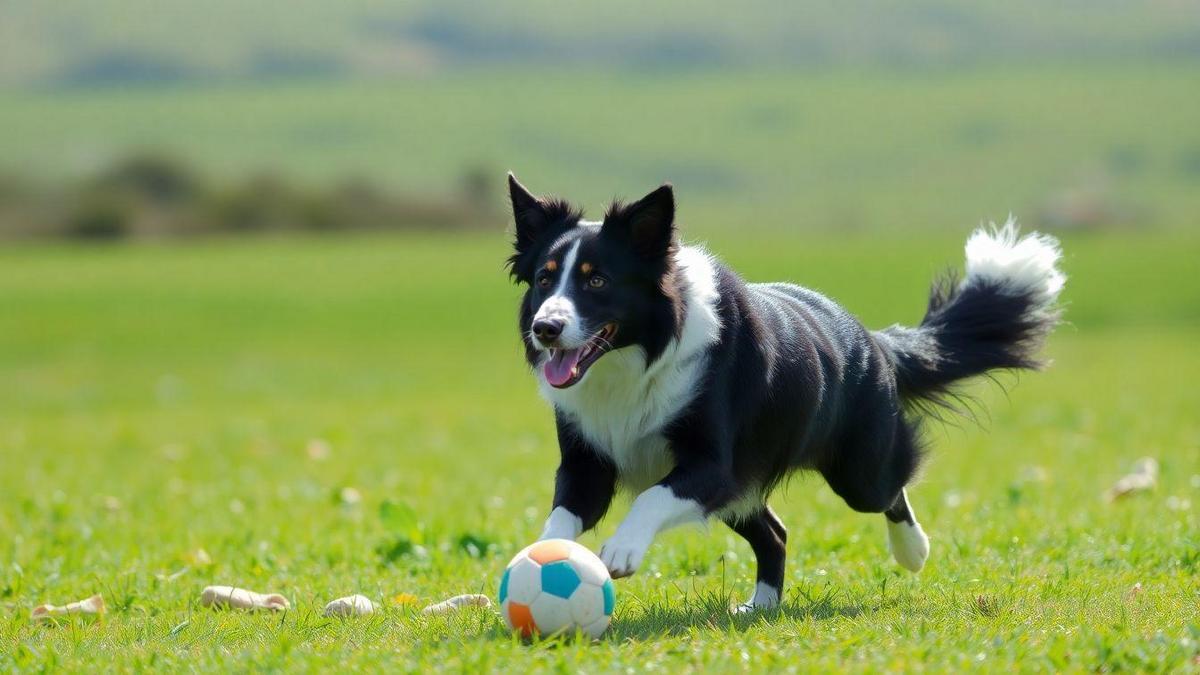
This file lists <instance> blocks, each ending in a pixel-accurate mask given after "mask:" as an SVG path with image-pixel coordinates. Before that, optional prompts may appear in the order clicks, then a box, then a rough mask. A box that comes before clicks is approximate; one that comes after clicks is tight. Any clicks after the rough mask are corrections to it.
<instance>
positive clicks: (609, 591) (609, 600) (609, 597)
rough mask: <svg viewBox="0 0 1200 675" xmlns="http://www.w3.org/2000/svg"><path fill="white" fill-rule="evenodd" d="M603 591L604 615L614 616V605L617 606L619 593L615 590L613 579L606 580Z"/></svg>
mask: <svg viewBox="0 0 1200 675" xmlns="http://www.w3.org/2000/svg"><path fill="white" fill-rule="evenodd" d="M601 590H602V591H604V615H605V616H612V613H613V605H615V604H617V591H616V589H615V588H613V582H612V579H606V580H605V581H604V586H603V587H601Z"/></svg>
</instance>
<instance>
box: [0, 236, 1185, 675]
mask: <svg viewBox="0 0 1200 675" xmlns="http://www.w3.org/2000/svg"><path fill="white" fill-rule="evenodd" d="M706 234H708V239H709V244H710V246H711V248H713V249H714V250H715V251H717V252H718V253H719V254H721V256H722V257H723V258H725V259H726V260H727V261H729V262H731V263H733V264H735V265H736V266H737V267H738V268H739V269H740V270H742V271H743V272H744V273H745V274H746V276H748V277H750V278H752V279H766V278H790V279H794V280H798V281H802V282H805V283H808V284H810V285H813V286H815V287H817V288H820V289H821V290H824V291H826V292H828V293H830V294H832V295H833V296H835V297H837V298H838V299H839V300H841V301H842V302H844V303H845V304H846V305H847V306H849V307H850V308H852V309H853V310H854V311H856V312H857V313H859V314H860V315H861V316H862V317H863V318H864V320H865V321H866V322H867V323H868V324H869V325H872V326H882V325H886V324H888V323H891V322H895V321H907V322H911V321H914V320H916V319H917V318H918V317H919V315H920V311H921V309H922V306H923V298H924V292H925V288H926V286H927V284H928V281H929V278H930V276H931V275H932V274H933V273H934V272H935V271H936V270H938V269H941V268H942V267H944V266H945V265H947V264H955V263H957V262H958V261H959V258H960V253H959V247H960V246H961V239H962V235H963V234H965V233H963V232H956V233H954V234H937V233H924V234H916V235H913V234H911V233H905V234H906V235H907V236H902V235H901V234H899V233H896V234H882V235H880V234H868V233H858V234H849V235H844V234H843V235H833V234H810V235H803V236H802V235H796V234H786V233H777V234H775V235H772V236H771V237H770V238H766V237H760V236H745V235H737V234H735V233H733V232H731V231H725V232H722V231H720V230H717V229H715V228H712V229H709V230H707V231H706ZM1064 244H1065V249H1066V251H1067V260H1066V262H1065V267H1066V269H1067V272H1068V274H1069V275H1070V276H1071V280H1070V282H1069V284H1068V292H1067V297H1066V300H1067V302H1068V313H1067V317H1068V319H1069V320H1070V323H1069V324H1068V325H1065V326H1064V327H1063V328H1062V329H1061V330H1060V331H1059V332H1058V333H1057V334H1056V335H1055V337H1054V339H1053V340H1052V342H1051V345H1050V347H1049V352H1050V355H1051V356H1052V357H1053V358H1054V360H1055V364H1054V366H1053V368H1051V369H1050V370H1049V371H1047V372H1045V373H1041V374H1036V375H1032V374H1031V375H1025V376H1022V377H1020V378H1014V377H1008V376H1002V377H1001V378H1000V380H1001V382H1003V383H1005V384H1006V385H1008V393H1007V394H1006V393H1005V392H1004V391H1003V390H1001V389H999V388H997V387H995V386H994V385H980V386H978V387H976V388H974V389H972V392H973V393H974V394H976V395H977V396H978V398H979V400H980V402H981V404H982V406H983V408H984V409H986V410H987V411H988V412H987V413H986V414H985V415H983V416H982V417H981V422H982V428H981V427H980V426H977V425H974V424H971V423H962V424H960V425H957V426H950V427H942V426H932V427H931V434H930V440H931V442H932V444H933V451H932V456H931V461H930V462H929V465H928V467H927V469H926V471H925V474H924V477H923V479H922V481H921V483H920V484H919V485H918V486H917V487H916V488H915V489H914V490H913V491H912V493H911V494H912V500H913V504H914V508H915V509H916V511H917V512H918V514H919V515H920V517H921V519H922V521H923V523H924V525H925V527H926V529H927V530H928V531H929V533H930V535H931V537H932V539H933V552H932V556H931V560H930V564H929V565H928V567H927V568H926V570H925V571H924V572H923V573H922V574H921V575H919V576H911V575H909V574H907V573H904V572H903V571H901V570H899V568H898V567H897V566H896V565H895V564H894V563H893V562H892V561H891V560H890V558H889V556H888V554H887V551H886V546H885V543H884V526H883V519H882V518H881V517H878V516H866V515H861V514H856V513H853V512H851V511H849V510H848V509H847V508H846V507H845V506H844V505H842V504H841V503H840V502H839V500H838V499H837V498H836V497H835V496H834V495H833V494H832V493H831V492H830V491H829V490H828V488H826V487H825V486H824V485H823V484H822V483H821V482H820V481H819V480H817V479H816V478H811V477H808V478H806V477H798V478H796V479H795V480H793V481H792V482H791V483H789V484H788V486H787V488H786V490H785V491H784V492H783V493H781V494H779V495H777V497H776V498H775V499H774V505H775V506H776V508H777V510H778V511H779V512H780V514H781V516H782V518H783V519H784V521H785V522H786V523H787V525H788V526H789V528H790V532H791V538H790V542H789V566H788V571H787V586H788V590H787V599H786V602H785V603H784V606H783V608H782V609H781V610H780V611H778V612H774V613H770V614H766V615H761V616H755V617H733V616H731V615H730V614H729V613H728V612H727V610H726V608H727V606H728V604H729V602H730V601H731V600H734V599H739V600H740V599H741V598H742V596H744V595H745V594H747V593H748V592H749V590H750V587H751V585H752V579H753V574H754V568H753V560H752V555H751V553H750V551H749V549H748V547H747V546H746V545H744V544H743V543H742V542H740V541H739V540H737V538H736V537H735V536H734V535H732V534H731V533H730V532H728V531H727V530H725V529H724V528H723V527H721V526H713V527H712V528H711V530H710V531H709V532H708V533H707V534H703V533H700V532H697V531H679V532H672V533H670V534H668V535H666V536H664V537H662V538H661V539H660V540H659V542H658V543H657V544H656V545H655V547H654V548H653V549H652V550H651V553H650V555H649V558H648V561H647V564H646V566H645V568H644V569H643V570H642V571H641V572H640V573H639V574H638V575H636V576H635V577H632V578H631V579H629V580H625V581H622V582H620V583H619V584H618V605H617V613H616V618H615V621H614V624H613V626H612V629H611V630H610V632H609V633H608V634H607V635H606V637H605V638H604V639H603V640H601V641H599V642H597V643H586V642H580V641H574V640H553V641H549V642H546V643H539V644H534V645H524V644H521V643H520V642H518V641H516V640H514V639H513V638H511V637H510V636H509V635H508V634H507V633H506V632H505V631H504V630H503V626H502V624H501V623H500V621H499V619H498V618H497V617H496V616H494V615H493V614H492V613H491V612H488V611H482V610H470V611H465V612H463V613H461V614H458V615H454V616H450V617H446V618H429V617H424V616H421V615H420V614H418V613H416V612H415V611H414V608H415V607H419V605H420V603H424V602H433V601H437V600H440V599H443V598H444V597H447V596H449V595H452V594H457V593H466V592H484V593H488V594H489V595H493V596H494V595H495V589H496V585H497V583H498V579H499V575H500V573H501V571H502V570H503V567H504V564H505V562H506V561H507V560H508V558H509V556H511V555H512V554H513V553H514V552H515V551H516V550H518V549H519V548H520V547H522V546H523V545H524V544H526V543H528V542H529V541H531V540H532V539H533V538H534V537H535V536H536V534H537V533H538V531H539V529H540V524H541V520H542V518H543V517H544V515H545V512H546V509H547V506H548V504H549V499H550V493H551V488H552V483H551V476H552V472H553V468H554V466H555V461H556V460H555V457H556V449H555V444H554V441H553V428H552V424H551V419H550V415H549V414H548V412H547V411H546V409H545V407H544V405H543V404H541V403H540V402H539V401H538V400H537V397H536V394H535V392H534V387H533V384H532V381H531V379H530V378H529V377H528V375H527V374H526V373H525V372H524V368H523V366H522V363H521V359H520V352H519V348H518V341H517V338H516V329H515V311H514V308H515V301H516V298H517V297H518V290H517V289H516V288H514V287H512V286H510V285H508V284H507V282H506V280H505V278H504V272H503V269H502V266H501V260H502V258H503V257H504V256H505V254H506V242H505V240H504V238H503V237H502V236H501V235H500V234H499V233H496V234H475V235H459V236H453V237H451V236H445V237H435V236H412V237H402V238H382V239H381V238H357V239H338V240H333V239H299V240H271V239H258V240H252V241H250V242H245V241H242V242H238V243H234V242H230V241H222V240H212V241H207V242H199V243H196V244H195V245H192V246H188V247H158V246H150V245H147V246H129V247H112V248H103V247H100V248H82V247H80V248H75V247H41V246H39V247H31V246H26V247H19V248H9V249H4V250H0V467H3V469H2V470H0V565H2V567H0V669H5V670H23V671H24V670H59V669H63V670H71V671H94V670H97V669H100V668H103V669H105V670H114V671H132V670H142V669H146V668H149V667H154V668H170V669H185V668H186V669H193V670H199V671H219V670H251V669H254V670H259V669H264V670H265V669H275V670H284V669H286V670H314V669H335V668H336V669H338V670H381V669H386V670H392V671H416V670H422V671H423V670H431V669H453V670H457V669H468V670H482V669H488V670H506V671H512V670H518V669H528V670H583V671H603V670H617V669H622V670H623V669H637V670H642V669H647V670H648V669H661V670H667V669H669V670H673V671H701V670H703V671H710V670H717V671H719V670H742V669H775V668H780V669H783V668H792V669H798V670H805V671H828V670H854V671H877V670H883V669H892V670H935V671H962V670H966V669H972V670H975V669H982V670H990V671H1012V670H1015V669H1020V670H1054V671H1096V670H1106V671H1116V670H1135V671H1166V670H1181V669H1191V670H1196V669H1197V668H1200V662H1198V661H1197V658H1198V656H1197V654H1198V653H1200V610H1198V608H1200V585H1198V584H1197V579H1198V578H1200V553H1198V551H1200V534H1198V533H1200V515H1198V511H1200V452H1198V450H1200V422H1198V421H1197V418H1196V416H1195V411H1196V410H1197V409H1200V393H1198V390H1197V388H1196V387H1195V386H1193V383H1194V382H1196V381H1197V380H1198V379H1200V360H1197V359H1196V357H1195V345H1196V341H1197V339H1198V338H1200V310H1198V309H1197V308H1200V283H1198V282H1197V281H1196V279H1195V275H1194V272H1193V267H1194V264H1195V259H1196V254H1197V253H1200V240H1198V239H1197V237H1196V235H1195V234H1194V233H1193V232H1189V231H1187V230H1186V229H1184V228H1167V229H1166V230H1165V231H1164V232H1161V233H1159V234H1157V235H1154V236H1144V235H1134V234H1128V233H1126V234H1122V233H1109V234H1094V235H1076V236H1071V237H1068V238H1067V239H1066V241H1065V242H1064ZM1018 379H1019V381H1018ZM313 439H322V440H324V441H325V442H326V443H327V444H328V446H329V448H330V452H329V456H328V458H326V459H324V460H320V459H314V458H313V457H311V456H310V454H309V453H308V452H307V451H306V448H307V446H308V445H309V444H310V443H311V442H312V440H313ZM1145 455H1150V456H1154V457H1156V458H1158V460H1159V461H1160V462H1161V464H1162V476H1161V481H1160V485H1159V487H1158V489H1157V490H1156V491H1154V492H1152V493H1148V494H1144V495H1139V496H1137V497H1134V498H1131V499H1129V500H1127V501H1123V502H1118V503H1115V504H1109V503H1106V502H1105V501H1103V500H1102V498H1101V494H1102V492H1103V491H1104V490H1105V489H1106V488H1107V487H1108V486H1109V485H1111V483H1112V482H1113V481H1114V480H1116V479H1117V478H1118V477H1119V476H1120V475H1121V474H1122V473H1123V472H1124V471H1125V470H1127V468H1128V466H1129V465H1130V464H1131V463H1132V462H1133V461H1134V460H1136V459H1137V458H1139V457H1142V456H1145ZM346 488H353V489H354V492H357V494H358V495H359V499H357V500H356V499H355V498H354V492H350V491H347V490H346ZM385 503H386V504H388V505H389V506H386V507H385V506H384V504H385ZM404 506H407V507H410V508H411V509H412V510H413V512H414V513H415V522H407V519H406V518H403V517H396V516H395V515H394V514H396V513H398V512H402V511H403V510H404V509H403V507H404ZM623 510H624V506H618V507H617V508H616V510H615V511H614V517H610V518H609V519H607V520H606V521H605V522H604V523H603V524H602V526H601V528H600V530H601V531H600V533H599V534H589V535H587V536H586V537H585V538H584V540H583V541H584V542H585V543H586V544H588V545H589V546H592V547H598V545H599V543H600V542H601V541H602V540H603V536H604V535H606V534H608V533H610V532H611V531H612V529H613V528H614V527H615V525H616V522H617V520H618V517H619V515H620V514H621V513H623ZM464 541H469V542H470V543H473V544H474V549H475V550H476V551H477V552H472V550H471V549H472V547H470V546H465V545H464ZM405 542H407V544H408V545H409V546H410V547H408V548H406V544H405ZM480 549H482V550H480ZM200 550H203V551H204V552H205V554H200V553H198V552H199V551H200ZM406 550H407V551H408V552H407V553H405V552H404V551H406ZM216 583H225V584H236V585H241V586H244V587H248V588H253V589H261V590H272V591H279V592H282V593H284V594H285V595H286V596H288V597H289V598H290V599H291V601H292V603H293V610H292V611H289V612H287V613H285V614H280V615H269V616H265V615H240V614H231V613H213V612H209V611H205V610H202V609H201V608H199V607H198V598H199V593H200V590H201V588H203V587H204V586H205V585H208V584H216ZM95 592H101V593H103V594H104V596H105V598H106V600H107V601H108V603H109V605H110V608H111V611H110V613H109V614H108V615H107V616H106V617H105V618H104V619H103V620H101V621H99V622H89V621H74V622H68V623H65V624H62V625H33V624H31V623H30V622H29V620H28V613H29V611H30V610H31V609H32V607H33V606H34V605H36V604H39V603H41V602H44V601H52V602H56V603H64V602H68V601H71V600H76V599H80V598H82V597H86V596H87V595H90V594H92V593H95ZM355 592H361V593H364V594H366V595H368V596H370V597H372V598H374V599H375V600H377V601H380V602H382V603H383V604H384V606H385V607H386V611H384V612H383V613H382V614H381V615H377V616H374V617H371V618H369V619H365V620H358V621H342V620H331V619H325V618H322V617H320V608H321V607H322V606H323V605H324V603H325V602H327V601H328V600H330V599H333V598H335V597H339V596H342V595H347V594H350V593H355ZM404 594H408V595H412V596H415V598H416V599H417V604H416V605H414V604H411V603H410V602H406V601H405V598H404V597H403V595H404Z"/></svg>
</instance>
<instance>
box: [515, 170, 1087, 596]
mask: <svg viewBox="0 0 1200 675" xmlns="http://www.w3.org/2000/svg"><path fill="white" fill-rule="evenodd" d="M509 190H510V194H511V198H512V206H513V215H514V218H515V220H516V241H515V252H514V253H513V255H512V257H511V258H510V259H509V263H510V265H511V272H512V276H513V277H514V279H515V280H516V281H517V282H519V283H522V284H526V285H527V286H528V290H527V291H526V293H525V296H524V299H523V300H522V302H521V309H520V326H521V337H522V339H523V340H524V343H525V353H526V358H527V359H528V361H529V364H530V365H531V366H532V367H533V369H534V371H535V373H536V376H537V380H538V383H539V385H540V389H541V392H542V394H543V395H544V396H545V398H546V399H548V400H549V401H550V403H552V404H553V406H554V414H555V420H556V422H557V426H558V441H559V447H560V450H561V453H562V458H561V464H560V465H559V467H558V473H557V477H556V483H555V491H554V505H553V510H552V511H551V513H550V516H549V518H547V520H546V525H545V529H544V531H543V532H542V535H541V536H542V538H544V539H545V538H565V539H575V538H576V537H578V536H579V534H580V533H581V532H583V531H584V530H587V529H590V528H592V527H593V526H595V525H596V522H597V521H599V520H600V518H601V517H602V516H603V515H604V513H605V512H606V511H607V510H608V507H609V503H610V502H611V501H612V498H613V493H614V491H615V489H616V488H617V486H618V485H620V486H622V487H623V488H625V489H627V490H630V491H632V492H633V493H634V494H636V495H637V496H636V498H635V499H634V501H633V506H632V507H631V509H630V512H629V515H628V516H627V517H626V518H625V520H624V521H623V522H622V523H621V524H620V526H619V527H618V528H617V530H616V533H615V534H614V535H613V536H612V538H611V539H609V540H608V541H607V542H606V543H605V544H604V546H603V548H602V549H601V552H600V558H601V559H602V560H603V561H604V563H605V564H606V565H607V566H608V569H609V571H610V572H611V573H612V575H613V576H614V577H621V576H626V575H630V574H633V573H634V572H635V571H636V570H637V569H638V566H639V565H641V563H642V559H643V557H644V556H645V554H646V550H647V548H649V546H650V544H651V542H652V541H653V540H654V537H655V535H656V534H658V533H659V532H661V531H663V530H665V529H667V528H669V527H672V526H675V525H680V524H682V523H688V522H701V521H705V520H707V519H708V518H711V517H716V518H719V519H721V520H723V521H724V522H725V523H727V524H728V525H729V526H730V527H731V528H733V530H734V531H735V532H737V533H738V534H740V535H741V536H742V537H744V538H745V539H746V541H748V542H749V543H750V546H751V548H753V550H754V554H755V556H756V558H757V560H758V582H757V585H756V587H755V590H754V595H753V597H752V598H751V599H750V600H749V601H748V602H747V603H746V604H745V605H743V606H742V607H743V608H744V609H759V608H769V607H774V606H775V605H777V604H778V603H779V600H780V597H781V594H782V591H783V577H784V556H785V545H784V544H785V540H786V536H787V535H786V531H785V530H784V527H783V524H782V523H780V522H779V519H778V518H777V517H776V516H775V514H774V513H773V512H772V511H771V509H770V507H768V506H767V497H768V496H769V495H770V494H771V491H772V489H773V488H774V487H775V486H776V485H778V483H779V482H780V480H782V479H783V478H784V477H785V476H787V475H788V473H789V472H791V471H793V470H796V469H811V470H815V471H819V472H820V473H821V475H822V476H824V477H825V480H826V481H827V482H828V483H829V486H830V487H831V488H833V490H834V492H836V493H837V494H838V495H839V496H841V497H842V499H844V500H845V501H846V503H847V504H848V505H849V506H850V508H852V509H855V510H856V511H863V512H869V513H883V514H884V515H885V516H886V518H887V525H888V538H889V543H890V547H891V550H892V554H893V555H894V556H895V558H896V560H897V561H898V562H899V563H900V565H902V566H903V567H905V568H907V569H909V570H912V571H914V572H916V571H919V570H920V569H921V567H922V566H923V565H924V563H925V558H926V556H927V555H928V553H929V540H928V539H927V538H926V536H925V533H924V532H923V531H922V529H921V526H920V525H919V524H918V523H917V519H916V517H915V516H914V515H913V512H912V509H911V507H910V506H909V504H908V500H907V497H906V495H905V490H904V487H905V485H907V484H908V482H909V481H910V480H911V479H912V478H913V475H914V472H915V471H916V470H917V467H918V465H919V464H920V462H921V454H922V452H921V446H920V443H919V440H918V436H917V431H916V427H917V423H918V418H919V412H920V410H921V409H922V404H929V403H935V404H936V403H941V402H944V400H945V397H946V396H948V395H951V394H952V390H951V387H952V385H953V384H954V383H955V382H958V381H960V380H962V379H964V378H968V377H971V376H974V375H980V374H982V373H985V372H987V371H989V370H993V369H997V368H1035V367H1037V366H1038V361H1037V356H1036V354H1037V351H1038V349H1039V347H1040V346H1041V343H1042V342H1043V340H1044V338H1045V337H1046V335H1047V334H1048V333H1049V332H1050V331H1051V329H1052V328H1053V327H1054V325H1055V323H1056V322H1057V319H1058V311H1057V309H1056V307H1055V305H1056V300H1057V296H1058V294H1059V291H1060V290H1061V289H1062V287H1063V283H1064V280H1065V277H1064V276H1063V275H1062V273H1061V272H1059V270H1058V269H1057V267H1056V265H1057V263H1058V259H1059V257H1060V253H1059V249H1058V244H1057V242H1056V241H1055V240H1053V239H1052V238H1050V237H1046V236H1042V235H1037V234H1032V235H1029V236H1026V237H1023V238H1018V236H1017V231H1016V227H1015V225H1013V224H1012V223H1009V224H1007V225H1005V226H1004V227H1003V228H1001V229H999V230H992V231H988V230H979V231H977V232H975V233H974V234H973V235H972V236H971V238H970V239H969V241H968V242H967V247H966V254H967V264H966V276H965V277H963V279H962V280H961V281H960V282H957V283H955V282H953V281H952V280H945V281H943V282H942V283H939V284H936V285H935V286H934V289H933V292H932V294H931V297H930V299H929V308H928V312H927V314H926V315H925V319H924V320H923V321H922V322H921V325H919V326H917V327H915V328H904V327H900V326H893V327H891V328H887V329H885V330H882V331H870V330H867V329H866V328H864V327H863V326H862V325H861V324H860V323H859V322H858V321H857V320H855V318H854V317H853V316H851V315H850V314H849V313H847V312H846V310H844V309H842V308H841V307H839V306H838V305H837V304H836V303H834V302H833V301H832V300H829V299H828V298H826V297H824V296H822V295H820V294H819V293H816V292H814V291H810V290H808V289H805V288H802V287H800V286H795V285H792V284H785V283H765V284H758V283H754V284H752V283H747V282H745V281H743V280H742V279H741V278H739V277H738V276H737V274H735V273H734V272H733V271H731V270H730V269H729V268H727V267H725V266H724V265H722V264H721V263H719V262H717V261H716V260H714V259H713V258H712V257H711V256H709V255H708V254H707V253H705V252H704V251H702V250H700V249H698V248H693V247H689V246H683V245H681V244H680V243H679V241H678V239H677V236H676V232H675V202H674V196H673V194H672V191H671V187H670V186H669V185H664V186H662V187H660V188H658V189H657V190H655V191H653V192H651V193H650V194H648V195H646V196H645V197H643V198H642V199H640V200H638V201H637V202H634V203H632V204H620V203H617V204H613V205H612V207H610V208H609V209H608V211H607V213H605V215H604V220H603V221H602V222H589V221H585V220H583V218H582V215H583V214H582V212H581V211H579V210H577V209H575V208H573V207H571V206H570V205H569V204H567V203H566V202H563V201H559V200H555V199H548V198H541V197H537V196H534V195H533V194H531V193H530V192H529V191H528V190H526V189H525V188H524V187H523V186H522V185H521V184H520V183H519V182H517V180H516V179H515V178H514V177H513V176H512V174H509Z"/></svg>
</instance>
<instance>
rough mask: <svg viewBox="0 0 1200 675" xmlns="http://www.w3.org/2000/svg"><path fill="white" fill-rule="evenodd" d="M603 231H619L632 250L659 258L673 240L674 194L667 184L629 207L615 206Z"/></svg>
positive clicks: (607, 218) (608, 215) (609, 212)
mask: <svg viewBox="0 0 1200 675" xmlns="http://www.w3.org/2000/svg"><path fill="white" fill-rule="evenodd" d="M604 229H605V230H608V231H619V233H620V234H621V236H622V237H623V238H626V239H628V241H629V242H630V243H631V244H632V245H633V248H634V250H636V251H637V252H638V253H640V254H642V255H644V256H647V257H651V258H653V257H657V256H662V255H665V254H666V253H667V251H668V250H670V248H671V244H672V243H674V241H675V193H674V191H673V190H672V189H671V184H670V183H663V184H662V186H660V187H659V188H658V189H657V190H654V191H653V192H651V193H650V194H648V195H646V196H645V197H642V198H641V199H639V200H637V201H636V202H634V203H632V204H629V205H624V206H621V205H614V206H613V208H611V209H609V211H608V213H607V214H606V215H605V218H604Z"/></svg>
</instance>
